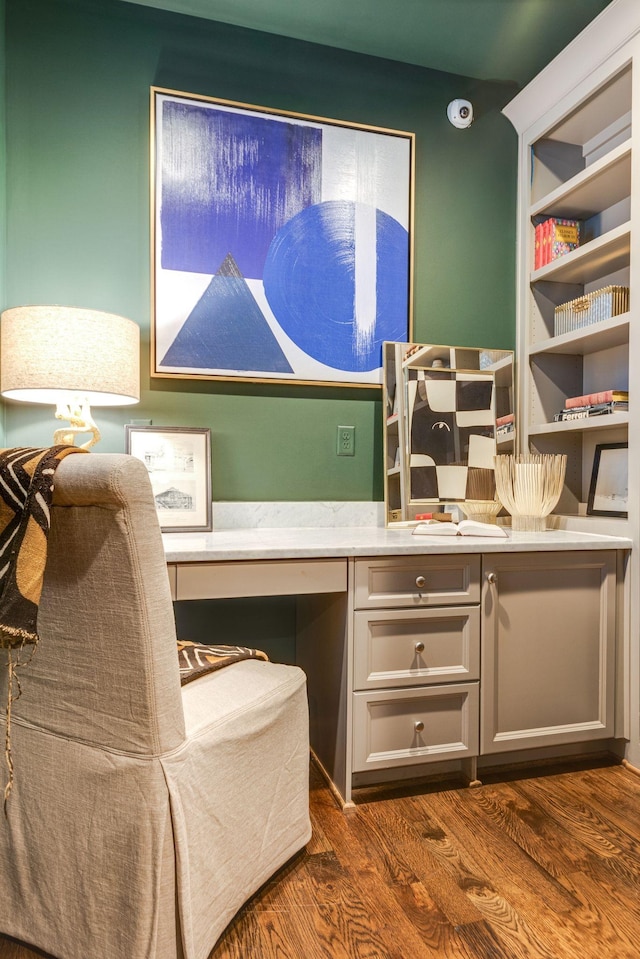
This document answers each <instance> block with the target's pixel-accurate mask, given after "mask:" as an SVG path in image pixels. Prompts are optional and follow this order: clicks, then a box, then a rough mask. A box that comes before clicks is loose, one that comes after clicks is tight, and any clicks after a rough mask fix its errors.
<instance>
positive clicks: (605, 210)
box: [504, 0, 640, 535]
mask: <svg viewBox="0 0 640 959" xmlns="http://www.w3.org/2000/svg"><path fill="white" fill-rule="evenodd" d="M638 7H639V5H638V4H637V2H634V0H615V2H614V3H612V4H611V6H610V7H608V8H607V9H606V10H605V11H604V12H603V13H602V14H601V15H600V17H598V18H596V20H595V21H594V22H593V23H592V24H591V25H590V26H589V27H588V28H587V29H586V30H585V31H584V32H583V33H582V34H581V35H580V36H579V37H578V38H576V40H574V41H573V43H572V44H570V45H569V47H567V48H566V50H565V51H563V53H561V54H560V55H559V56H558V57H557V58H556V60H554V61H553V62H552V63H551V64H550V65H549V66H548V67H547V68H546V69H545V70H544V71H543V72H542V73H541V74H540V75H539V76H538V77H537V78H536V79H535V80H533V81H532V83H531V84H529V86H528V87H527V88H526V89H525V90H523V91H522V93H520V94H519V95H518V96H517V97H516V98H515V100H513V101H512V102H511V103H510V104H509V105H508V106H507V107H506V108H505V111H504V112H505V114H506V115H507V116H508V118H509V119H510V120H511V122H512V123H513V124H514V126H515V127H516V129H517V131H518V134H519V137H520V171H519V180H520V186H519V199H518V245H519V258H518V259H519V283H518V287H519V289H518V363H519V384H520V393H519V405H518V410H519V435H520V446H521V448H522V449H531V450H535V451H537V452H541V453H559V452H563V453H567V455H568V467H567V479H566V484H565V489H564V492H563V495H562V498H561V500H560V504H559V506H558V512H559V513H561V514H564V515H565V516H567V517H568V518H569V522H570V523H571V525H572V526H573V528H576V527H577V528H583V529H585V530H586V529H589V528H590V526H589V521H590V519H591V517H589V516H584V515H583V514H584V512H585V508H586V503H587V500H588V495H589V486H590V483H591V475H592V469H593V462H594V455H595V450H596V446H597V445H598V444H603V443H614V442H629V445H630V457H634V455H635V457H636V458H637V457H638V455H639V454H640V450H639V449H638V448H636V447H637V441H636V443H634V442H630V439H629V438H630V437H634V429H635V428H634V424H635V423H636V421H637V422H638V424H640V415H639V414H640V408H639V407H640V397H639V398H638V399H636V400H634V396H633V385H632V387H631V390H630V393H631V396H630V400H631V403H630V410H629V412H628V413H626V412H625V413H622V412H620V413H615V414H612V415H608V416H599V417H592V418H590V419H585V420H575V421H569V422H566V421H565V422H554V415H555V414H556V413H558V412H559V411H560V410H561V409H562V408H563V407H564V404H565V400H566V399H567V398H568V397H571V396H578V395H582V394H585V393H591V392H596V391H600V390H605V389H619V390H628V389H629V383H630V382H631V383H632V384H633V382H634V380H635V381H637V380H638V375H639V374H640V362H639V359H638V357H636V356H635V355H634V353H633V350H632V347H633V341H634V333H633V327H634V320H633V313H634V307H635V302H636V296H635V295H634V289H633V287H634V285H636V283H635V282H634V280H635V276H636V275H640V274H638V269H639V266H640V262H639V261H640V258H639V257H638V253H637V252H636V249H637V247H638V242H637V238H636V237H635V236H634V234H633V232H632V222H636V223H638V222H640V219H639V216H640V199H639V194H640V191H639V190H638V189H637V188H635V189H634V190H632V181H633V180H634V169H635V168H636V167H639V165H640V161H639V157H640V147H639V146H638V137H639V136H640V114H638V106H637V105H636V108H635V111H634V109H633V102H632V101H633V92H634V88H636V87H637V88H638V89H640V80H639V74H640V39H639V35H638V31H639V30H640V9H638ZM635 102H636V104H637V103H638V96H636V97H635ZM634 113H635V114H638V115H637V116H634ZM637 179H638V174H637V173H635V180H636V181H637ZM547 217H563V218H570V219H577V220H580V222H581V224H582V234H583V235H582V239H581V244H580V246H579V247H578V248H577V249H576V250H573V251H572V252H571V253H568V254H566V255H565V256H562V257H560V258H558V259H556V260H554V261H553V262H551V263H549V264H547V265H546V266H543V267H541V268H540V269H537V270H536V269H534V252H535V250H534V241H535V225H536V223H539V222H541V221H542V220H544V219H546V218H547ZM608 285H618V286H628V287H630V288H631V312H629V313H625V314H624V315H622V316H615V317H612V318H611V319H608V320H603V321H601V322H598V323H594V324H592V325H591V326H586V327H583V328H582V329H579V330H576V331H574V332H571V333H564V334H562V335H559V336H556V335H554V311H555V308H556V306H559V305H560V304H561V303H565V302H567V301H569V300H572V299H574V298H576V297H579V296H583V295H584V294H588V293H592V292H594V291H596V290H598V289H601V288H603V287H605V286H608ZM636 288H637V289H640V286H637V287H636ZM634 403H635V406H634ZM632 480H633V469H630V477H629V482H630V486H629V489H630V490H631V489H632V488H633V489H635V490H637V489H638V485H637V482H634V485H632ZM634 510H635V507H634ZM631 513H632V510H631V509H630V514H631ZM633 522H634V518H633V516H631V515H630V519H629V520H628V521H627V522H625V520H624V519H618V518H612V532H615V533H620V534H621V535H623V534H626V533H627V532H628V531H629V528H630V524H632V523H633ZM636 525H637V522H636Z"/></svg>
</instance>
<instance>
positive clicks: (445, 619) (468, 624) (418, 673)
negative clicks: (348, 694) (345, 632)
mask: <svg viewBox="0 0 640 959" xmlns="http://www.w3.org/2000/svg"><path fill="white" fill-rule="evenodd" d="M479 677H480V608H479V607H478V606H459V607H446V606H445V607H438V608H434V609H415V610H414V609H397V610H393V611H391V610H360V611H359V612H357V613H355V620H354V687H355V689H377V688H380V687H382V686H385V687H386V686H424V685H427V684H431V683H444V682H458V681H460V682H464V681H465V680H466V681H468V680H472V679H479Z"/></svg>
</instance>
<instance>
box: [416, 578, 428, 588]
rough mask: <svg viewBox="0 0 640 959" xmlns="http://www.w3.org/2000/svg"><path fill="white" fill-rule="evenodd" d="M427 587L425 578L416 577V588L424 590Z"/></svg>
mask: <svg viewBox="0 0 640 959" xmlns="http://www.w3.org/2000/svg"><path fill="white" fill-rule="evenodd" d="M426 585H427V581H426V579H425V578H424V576H416V586H417V587H418V589H424V587H425V586H426Z"/></svg>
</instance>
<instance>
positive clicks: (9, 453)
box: [0, 446, 86, 648]
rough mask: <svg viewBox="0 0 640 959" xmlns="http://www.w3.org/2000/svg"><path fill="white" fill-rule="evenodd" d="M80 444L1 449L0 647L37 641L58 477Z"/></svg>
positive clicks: (79, 451) (16, 645)
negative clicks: (62, 466) (42, 447)
mask: <svg viewBox="0 0 640 959" xmlns="http://www.w3.org/2000/svg"><path fill="white" fill-rule="evenodd" d="M84 452H86V451H85V450H82V449H80V448H79V447H77V446H52V447H50V448H48V449H37V448H35V447H20V448H17V449H3V450H0V647H2V648H6V647H9V648H12V647H22V646H24V645H25V643H33V644H35V643H37V641H38V634H37V629H36V624H37V618H38V604H39V602H40V594H41V592H42V581H43V578H44V567H45V564H46V561H47V536H48V533H49V525H50V508H51V500H52V498H53V476H54V473H55V471H56V468H57V466H58V464H59V463H60V461H61V460H62V459H63V458H64V457H65V456H67V455H68V454H69V453H84Z"/></svg>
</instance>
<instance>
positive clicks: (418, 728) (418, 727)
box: [413, 719, 424, 733]
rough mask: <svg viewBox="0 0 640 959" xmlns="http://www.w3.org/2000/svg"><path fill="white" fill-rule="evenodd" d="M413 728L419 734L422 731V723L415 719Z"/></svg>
mask: <svg viewBox="0 0 640 959" xmlns="http://www.w3.org/2000/svg"><path fill="white" fill-rule="evenodd" d="M413 728H414V729H415V731H416V732H417V733H421V732H422V731H423V729H424V723H423V722H422V720H421V719H417V720H416V721H415V723H414V724H413Z"/></svg>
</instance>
